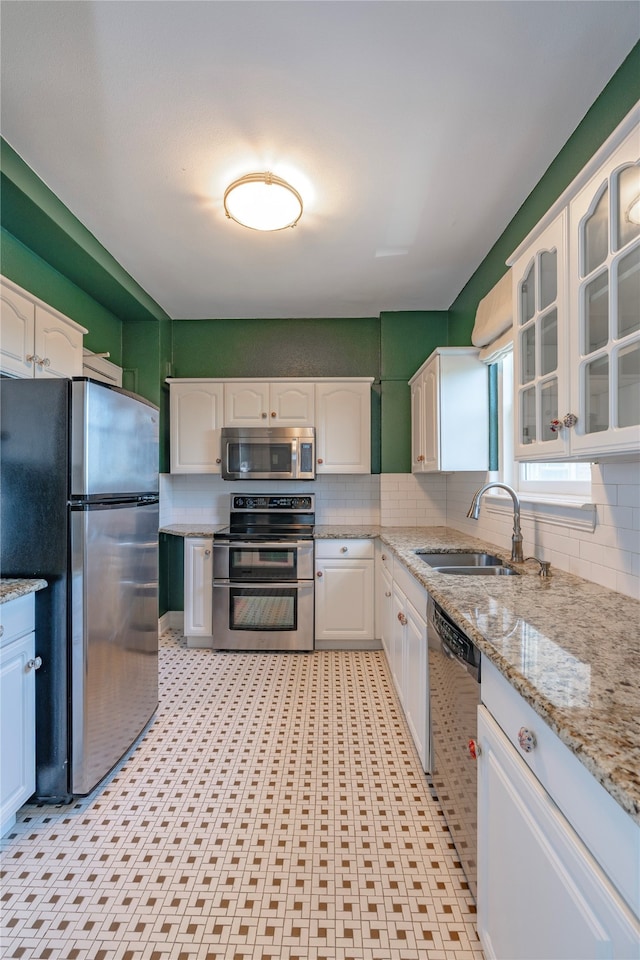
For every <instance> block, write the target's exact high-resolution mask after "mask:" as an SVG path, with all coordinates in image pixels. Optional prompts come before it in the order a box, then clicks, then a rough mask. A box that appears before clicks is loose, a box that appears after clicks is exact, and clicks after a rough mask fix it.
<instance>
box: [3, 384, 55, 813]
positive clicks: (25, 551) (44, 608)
mask: <svg viewBox="0 0 640 960" xmlns="http://www.w3.org/2000/svg"><path fill="white" fill-rule="evenodd" d="M70 386H71V384H70V381H69V380H55V379H51V380H48V379H47V380H10V379H1V380H0V575H1V576H3V577H43V578H44V579H45V580H47V582H48V584H49V587H48V589H46V590H42V591H40V592H39V593H38V594H37V596H36V653H37V655H38V656H40V657H42V667H41V668H40V670H39V671H38V673H37V674H36V729H37V738H36V795H37V796H43V797H46V798H47V800H50V801H54V800H59V801H64V800H66V799H68V798H69V784H68V764H69V728H68V699H69V688H68V658H67V624H68V602H67V596H68V573H67V571H68V567H69V563H68V557H69V534H68V523H67V502H68V499H69V463H68V456H69V404H70Z"/></svg>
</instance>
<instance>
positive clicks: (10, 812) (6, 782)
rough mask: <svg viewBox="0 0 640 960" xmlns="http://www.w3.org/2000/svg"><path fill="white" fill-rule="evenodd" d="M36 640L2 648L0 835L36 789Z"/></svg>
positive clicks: (29, 637)
mask: <svg viewBox="0 0 640 960" xmlns="http://www.w3.org/2000/svg"><path fill="white" fill-rule="evenodd" d="M34 653H35V638H34V634H33V633H30V634H27V635H26V636H24V637H21V638H20V639H19V640H14V641H13V643H8V644H6V645H5V646H4V647H2V648H0V748H1V749H0V832H1V833H4V832H5V831H6V830H7V829H9V828H10V827H11V824H12V823H13V820H14V817H15V813H16V811H17V810H18V809H19V808H20V807H21V806H22V804H23V803H25V802H26V801H27V800H28V799H29V797H30V796H31V794H32V793H33V791H34V790H35V786H36V734H35V709H36V705H35V670H34V669H33V668H30V667H29V666H28V663H29V661H30V660H31V659H32V658H33V657H34Z"/></svg>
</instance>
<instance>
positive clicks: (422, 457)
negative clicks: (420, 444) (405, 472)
mask: <svg viewBox="0 0 640 960" xmlns="http://www.w3.org/2000/svg"><path fill="white" fill-rule="evenodd" d="M423 460H424V454H422V453H421V454H420V456H419V457H416V462H417V463H422V462H423Z"/></svg>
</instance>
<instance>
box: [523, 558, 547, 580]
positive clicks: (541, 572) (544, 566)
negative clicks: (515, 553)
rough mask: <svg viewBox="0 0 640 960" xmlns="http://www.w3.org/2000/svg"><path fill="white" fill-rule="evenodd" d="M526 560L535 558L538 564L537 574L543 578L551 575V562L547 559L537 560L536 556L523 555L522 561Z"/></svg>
mask: <svg viewBox="0 0 640 960" xmlns="http://www.w3.org/2000/svg"><path fill="white" fill-rule="evenodd" d="M527 560H535V562H536V563H538V564H540V570H539V571H538V573H539V576H541V577H545V578H547V577H550V576H551V562H550V561H549V560H538V558H537V557H525V558H524V561H523V563H526V562H527Z"/></svg>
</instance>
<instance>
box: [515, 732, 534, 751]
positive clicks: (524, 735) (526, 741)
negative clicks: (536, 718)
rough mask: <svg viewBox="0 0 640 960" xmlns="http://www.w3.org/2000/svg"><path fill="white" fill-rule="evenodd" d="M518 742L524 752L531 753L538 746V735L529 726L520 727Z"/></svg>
mask: <svg viewBox="0 0 640 960" xmlns="http://www.w3.org/2000/svg"><path fill="white" fill-rule="evenodd" d="M518 743H519V744H520V749H521V750H522V752H523V753H531V751H532V750H535V748H536V746H537V740H536V735H535V733H534V732H533V731H532V730H529V729H528V727H520V729H519V730H518Z"/></svg>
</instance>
